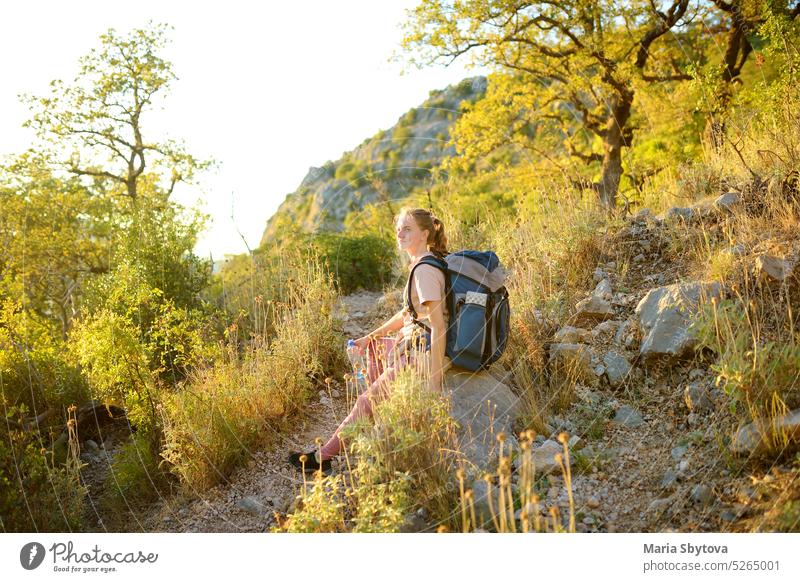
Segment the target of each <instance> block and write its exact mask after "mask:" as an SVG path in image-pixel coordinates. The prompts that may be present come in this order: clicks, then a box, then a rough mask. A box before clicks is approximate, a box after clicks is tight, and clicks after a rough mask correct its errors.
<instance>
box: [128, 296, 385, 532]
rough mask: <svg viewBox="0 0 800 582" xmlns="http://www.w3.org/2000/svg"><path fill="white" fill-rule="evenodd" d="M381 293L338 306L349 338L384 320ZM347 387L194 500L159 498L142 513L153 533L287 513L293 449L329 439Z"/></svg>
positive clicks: (217, 527) (246, 527)
mask: <svg viewBox="0 0 800 582" xmlns="http://www.w3.org/2000/svg"><path fill="white" fill-rule="evenodd" d="M381 296H382V295H381V294H380V293H374V292H359V293H355V294H352V295H348V296H345V297H342V298H341V299H340V302H339V305H338V307H337V309H339V315H340V316H342V318H343V321H344V325H343V331H344V334H345V336H347V337H357V336H360V335H363V334H364V333H366V332H368V331H371V329H373V328H374V327H376V326H377V325H378V324H379V323H380V321H377V320H380V319H381V313H380V306H381V302H380V301H379V299H380V298H381ZM347 411H348V406H347V402H346V395H345V390H344V389H343V388H342V387H341V386H337V385H336V384H334V385H333V390H332V394H331V395H328V394H325V393H324V391H321V392H320V397H319V401H317V402H315V403H313V404H312V405H310V406H309V407H308V409H307V411H306V414H305V415H304V417H303V420H302V421H300V422H299V423H298V424H297V426H296V427H295V430H294V431H292V432H291V433H290V434H286V435H279V436H278V442H277V443H276V444H275V445H274V446H272V447H270V448H269V449H268V450H261V451H253V452H252V453H251V455H250V458H249V460H248V461H247V462H246V463H244V464H242V465H241V466H240V467H239V468H238V469H237V470H236V471H235V472H234V473H233V475H231V476H230V477H229V479H228V482H226V483H222V484H220V485H218V486H217V487H214V488H213V489H211V490H209V491H206V492H203V493H202V494H200V495H198V496H196V498H194V499H188V498H184V497H175V498H172V499H163V500H161V501H159V502H157V503H156V504H155V505H154V506H153V507H152V511H151V512H148V514H147V515H145V516H142V518H141V524H142V528H143V529H144V530H145V531H151V532H264V531H269V530H270V529H271V528H272V527H273V526H274V525H275V524H276V522H275V517H274V513H275V512H278V513H286V511H287V510H288V509H289V508H290V507H291V505H292V503H293V501H294V498H295V496H296V495H297V494H298V492H299V491H300V487H301V486H302V476H301V475H300V473H299V472H298V471H297V470H296V469H294V468H293V467H292V466H290V465H289V464H288V463H287V461H286V457H287V456H288V454H289V453H290V452H293V451H297V450H304V449H313V448H314V446H315V445H314V442H315V439H316V438H318V437H319V438H323V439H327V437H328V436H329V435H330V434H331V433H332V432H333V431H334V430H335V429H336V427H337V426H338V423H339V422H340V421H341V419H342V418H344V416H346V414H347Z"/></svg>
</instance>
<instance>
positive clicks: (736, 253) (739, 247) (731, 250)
mask: <svg viewBox="0 0 800 582" xmlns="http://www.w3.org/2000/svg"><path fill="white" fill-rule="evenodd" d="M720 252H721V253H724V254H726V255H730V256H732V257H741V256H742V255H745V254H747V247H746V246H744V245H743V244H742V243H738V244H735V245H733V246H730V247H727V248H724V249H722V250H721V251H720Z"/></svg>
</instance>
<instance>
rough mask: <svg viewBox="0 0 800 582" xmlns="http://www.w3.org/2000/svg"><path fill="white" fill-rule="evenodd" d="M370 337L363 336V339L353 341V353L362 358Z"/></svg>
mask: <svg viewBox="0 0 800 582" xmlns="http://www.w3.org/2000/svg"><path fill="white" fill-rule="evenodd" d="M369 340H370V337H369V335H365V336H364V337H360V338H358V339H357V340H354V341H355V346H354V350H353V351H354V352H355V353H356V354H357V355H359V356H362V355H364V350H365V349H367V344H369Z"/></svg>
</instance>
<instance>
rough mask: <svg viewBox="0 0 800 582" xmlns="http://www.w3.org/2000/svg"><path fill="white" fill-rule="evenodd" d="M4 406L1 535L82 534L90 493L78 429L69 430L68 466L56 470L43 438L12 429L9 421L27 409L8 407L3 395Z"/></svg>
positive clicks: (0, 448)
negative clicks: (82, 478) (83, 476)
mask: <svg viewBox="0 0 800 582" xmlns="http://www.w3.org/2000/svg"><path fill="white" fill-rule="evenodd" d="M0 380H2V377H0ZM0 402H1V403H2V405H3V411H4V415H3V420H4V422H3V423H2V428H0V530H2V531H4V532H51V531H74V530H80V529H81V512H82V510H83V503H84V498H85V495H86V490H85V488H84V487H83V486H82V485H81V482H80V475H79V473H80V468H79V467H80V461H79V460H78V442H77V435H76V433H75V431H74V429H72V428H70V431H69V437H70V438H69V441H68V451H69V452H68V455H67V462H66V463H65V464H64V465H61V466H59V465H56V464H55V463H54V462H53V455H52V454H51V453H50V452H49V451H48V449H47V448H46V447H44V446H43V443H45V442H46V440H45V439H44V438H43V437H42V435H40V434H39V433H38V432H23V431H19V430H14V429H9V428H7V426H8V424H7V422H5V421H6V419H9V420H13V419H14V417H15V416H17V415H18V413H21V412H22V410H21V409H18V408H8V407H7V403H6V401H5V399H4V398H3V397H2V396H1V395H0ZM71 410H74V409H71ZM73 422H74V421H73ZM72 426H74V424H73V425H72Z"/></svg>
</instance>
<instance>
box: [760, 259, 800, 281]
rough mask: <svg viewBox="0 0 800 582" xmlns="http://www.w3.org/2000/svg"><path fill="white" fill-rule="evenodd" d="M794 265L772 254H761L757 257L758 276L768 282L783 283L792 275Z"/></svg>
mask: <svg viewBox="0 0 800 582" xmlns="http://www.w3.org/2000/svg"><path fill="white" fill-rule="evenodd" d="M793 270H794V269H793V265H792V264H791V263H790V262H789V261H786V260H784V259H781V258H778V257H774V256H772V255H761V256H760V257H758V258H756V263H755V273H756V276H757V277H758V278H759V279H760V280H762V281H765V282H767V283H783V282H784V281H786V279H788V278H789V277H791V275H792V271H793Z"/></svg>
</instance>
